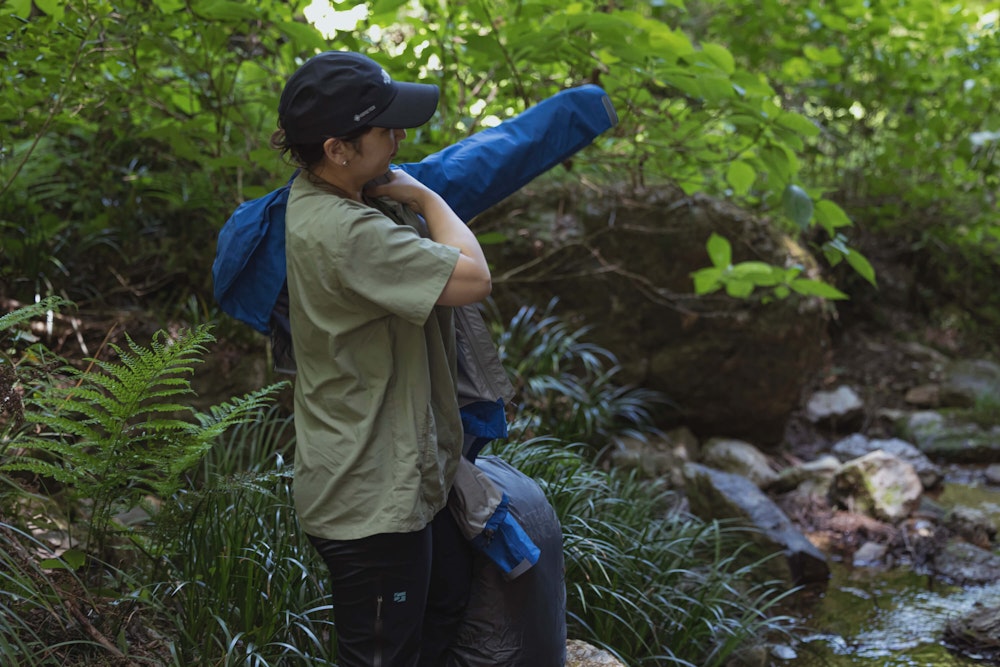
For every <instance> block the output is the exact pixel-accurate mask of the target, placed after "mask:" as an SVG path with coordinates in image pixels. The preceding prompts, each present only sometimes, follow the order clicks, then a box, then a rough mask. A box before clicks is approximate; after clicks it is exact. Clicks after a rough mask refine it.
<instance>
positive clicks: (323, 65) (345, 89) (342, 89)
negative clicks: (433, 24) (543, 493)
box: [278, 51, 439, 144]
mask: <svg viewBox="0 0 1000 667" xmlns="http://www.w3.org/2000/svg"><path fill="white" fill-rule="evenodd" d="M438 95H439V91H438V87H437V86H435V85H432V84H427V83H401V82H398V81H393V80H392V77H390V76H389V74H388V72H386V71H385V70H384V69H382V66H381V65H379V64H378V63H377V62H375V61H374V60H372V59H371V58H369V57H368V56H365V55H362V54H360V53H354V52H351V51H325V52H323V53H320V54H317V55H315V56H313V57H312V58H310V59H309V60H307V61H306V62H305V63H304V64H303V65H302V66H301V67H300V68H299V69H297V70H296V71H295V73H294V74H292V76H290V77H289V78H288V81H287V82H286V83H285V89H284V90H283V91H282V92H281V100H280V102H279V103H278V121H279V122H280V123H281V128H282V129H283V130H284V131H285V137H286V138H287V141H288V143H290V144H310V143H320V142H322V141H324V140H325V139H327V138H329V137H342V136H345V135H348V134H350V133H351V132H353V131H354V130H357V129H359V128H362V127H365V126H367V125H374V126H376V127H388V128H393V129H400V128H404V129H405V128H411V127H419V126H420V125H423V124H424V123H426V122H427V121H428V120H430V118H431V116H433V115H434V111H435V109H437V103H438Z"/></svg>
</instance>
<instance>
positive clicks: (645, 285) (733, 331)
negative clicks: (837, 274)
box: [475, 184, 828, 447]
mask: <svg viewBox="0 0 1000 667" xmlns="http://www.w3.org/2000/svg"><path fill="white" fill-rule="evenodd" d="M475 229H476V230H477V231H489V230H492V229H498V230H500V231H502V232H503V233H504V234H505V235H506V236H507V237H508V243H503V244H496V245H491V246H488V247H487V248H486V251H487V255H488V258H489V259H490V262H491V264H493V265H494V266H495V267H496V269H495V270H494V272H493V278H494V283H493V284H494V296H495V298H496V300H497V302H498V304H500V306H501V309H502V310H504V311H506V310H513V309H514V308H516V307H517V306H519V305H522V304H525V303H531V304H544V303H546V302H548V301H549V299H550V298H551V296H552V295H553V294H559V295H560V299H561V301H560V305H559V308H558V310H557V314H561V315H563V316H568V315H571V314H572V315H578V316H579V319H578V322H579V323H580V324H581V325H583V324H590V325H595V328H594V330H593V331H592V332H591V334H590V335H589V338H590V339H591V340H594V341H595V342H596V343H598V344H600V345H602V346H603V347H605V348H607V349H609V350H610V351H611V352H613V353H614V354H615V355H616V357H617V358H618V360H619V362H620V364H621V366H622V371H623V372H622V375H621V377H622V378H623V379H625V380H627V381H629V382H631V383H634V384H638V385H641V386H644V387H649V388H652V389H658V390H661V391H663V392H664V393H665V394H666V395H667V396H669V397H670V398H671V399H672V400H673V402H674V403H675V404H676V406H677V408H676V409H672V410H665V411H663V413H662V415H661V416H660V420H659V421H660V425H661V426H663V427H671V426H676V425H681V424H683V425H687V426H689V427H691V428H692V429H693V430H694V431H695V433H696V434H697V435H698V436H699V437H707V436H713V435H719V436H728V437H734V438H740V439H745V440H748V441H750V442H754V443H756V444H758V445H760V446H764V447H773V446H777V445H779V444H780V442H781V440H782V438H783V436H784V433H785V427H786V425H787V423H788V421H789V417H790V416H791V414H792V413H793V412H794V411H795V410H797V409H798V408H799V407H800V401H801V397H802V393H803V391H804V389H805V387H806V385H807V383H809V382H810V381H811V379H812V378H814V377H815V373H816V371H817V370H818V369H819V368H820V367H821V365H822V363H823V356H824V354H825V353H826V352H827V348H828V337H827V333H826V325H827V319H828V315H827V310H826V309H825V307H824V304H823V303H822V302H821V301H820V300H817V299H813V298H806V297H801V296H798V295H794V294H793V295H791V296H789V297H788V298H785V299H773V300H770V301H769V302H768V303H764V302H763V301H762V300H759V299H752V300H742V299H735V298H730V297H728V296H726V295H725V294H723V293H721V292H720V293H716V294H712V295H707V296H701V297H698V296H695V295H694V294H693V291H694V289H693V282H692V279H691V274H692V272H694V271H696V270H698V269H701V268H705V267H708V266H710V265H711V261H710V260H709V257H708V254H707V251H706V250H705V243H706V242H707V241H708V239H709V237H710V236H711V234H712V233H713V232H715V233H718V234H720V235H722V236H725V237H726V238H727V239H728V240H729V241H730V243H731V244H732V247H733V262H734V263H738V262H741V261H747V260H759V261H764V262H768V263H771V264H775V265H780V266H788V265H791V264H797V265H800V266H805V267H807V269H806V273H807V275H809V276H811V277H818V276H817V269H816V263H815V261H814V260H813V259H812V258H811V257H810V256H809V255H808V253H807V252H806V251H805V250H803V249H802V248H801V247H799V246H798V245H797V244H795V243H794V241H793V240H792V239H791V238H789V237H787V236H785V235H783V234H782V233H781V232H780V231H779V230H778V229H777V228H776V227H775V226H774V225H771V224H769V223H768V221H766V220H762V219H759V218H757V217H754V216H753V215H750V214H749V213H746V212H744V211H742V210H740V209H738V208H736V207H734V206H732V205H730V204H727V203H725V202H721V201H716V200H713V199H710V198H708V197H704V196H684V195H682V194H679V193H677V192H672V191H667V190H650V191H645V192H628V193H625V192H611V191H607V190H601V191H599V192H595V191H591V190H587V189H585V188H581V187H577V188H573V189H569V188H564V189H561V190H557V189H555V188H553V187H552V186H551V184H550V185H549V186H548V187H547V188H546V187H542V186H541V185H536V184H533V185H531V186H529V187H528V188H525V189H524V190H522V191H521V193H519V194H517V195H515V196H513V197H511V198H509V199H508V200H506V201H505V202H503V203H501V204H500V205H498V206H497V207H495V208H494V209H492V210H491V211H489V212H487V213H486V214H484V215H483V216H480V218H478V219H477V220H476V223H475Z"/></svg>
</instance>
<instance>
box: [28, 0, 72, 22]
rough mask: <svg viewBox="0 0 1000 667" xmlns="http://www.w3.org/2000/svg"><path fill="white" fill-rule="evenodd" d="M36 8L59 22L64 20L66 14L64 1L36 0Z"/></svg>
mask: <svg viewBox="0 0 1000 667" xmlns="http://www.w3.org/2000/svg"><path fill="white" fill-rule="evenodd" d="M35 6H36V7H38V8H39V9H40V10H41V11H42V12H44V13H45V14H46V15H47V16H51V17H52V18H54V19H57V20H62V18H63V16H64V15H65V14H66V3H65V2H63V1H62V0H35Z"/></svg>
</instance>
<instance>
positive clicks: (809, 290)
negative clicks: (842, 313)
mask: <svg viewBox="0 0 1000 667" xmlns="http://www.w3.org/2000/svg"><path fill="white" fill-rule="evenodd" d="M788 286H789V287H791V288H792V289H793V290H795V291H796V292H798V293H799V294H803V295H805V296H818V297H822V298H824V299H846V298H847V295H846V294H844V293H843V292H841V291H840V290H839V289H837V288H836V287H834V286H833V285H830V284H828V283H824V282H822V281H820V280H810V279H809V278H796V279H795V280H793V281H792V282H790V283H789V284H788Z"/></svg>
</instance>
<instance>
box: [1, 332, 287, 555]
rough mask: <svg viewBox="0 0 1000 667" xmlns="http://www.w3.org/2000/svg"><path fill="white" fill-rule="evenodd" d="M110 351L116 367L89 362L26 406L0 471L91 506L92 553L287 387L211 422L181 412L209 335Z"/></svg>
mask: <svg viewBox="0 0 1000 667" xmlns="http://www.w3.org/2000/svg"><path fill="white" fill-rule="evenodd" d="M126 340H127V347H124V348H123V347H120V346H117V345H113V346H112V348H113V349H114V351H115V352H116V353H117V355H118V358H119V361H118V362H116V363H112V362H108V361H101V360H96V359H93V360H88V361H90V362H91V367H90V368H89V369H88V370H77V369H73V368H68V369H67V370H66V376H65V378H64V381H63V382H62V383H60V384H56V385H50V386H47V387H44V388H42V390H40V391H37V392H36V393H34V394H32V395H31V396H30V398H29V399H28V400H26V402H25V420H26V423H27V425H28V426H29V428H27V429H25V430H23V431H22V433H21V435H20V436H19V437H18V438H17V440H16V442H15V443H13V445H14V446H13V447H10V448H9V449H8V453H10V452H17V454H16V455H15V456H14V457H12V458H10V459H8V460H6V461H3V462H0V471H7V472H11V471H27V472H31V473H34V474H36V475H39V476H41V477H45V478H51V479H53V480H55V481H57V482H59V483H61V484H63V485H65V486H66V487H68V489H69V490H70V491H71V493H72V494H73V495H75V496H76V497H77V498H81V499H89V500H90V501H91V502H92V509H91V516H90V524H89V530H88V533H87V540H86V543H87V546H88V547H94V546H96V547H97V548H98V549H101V548H103V546H104V545H105V544H106V538H107V537H108V532H109V530H110V528H111V522H112V518H113V516H114V515H115V514H116V513H117V512H119V511H123V510H127V509H130V508H132V507H136V506H139V505H140V504H142V503H143V502H144V499H145V498H146V496H149V495H153V496H157V497H160V498H165V497H168V496H170V495H171V494H173V493H174V492H175V491H177V490H178V489H179V488H180V487H181V485H182V483H183V479H184V478H183V475H184V473H185V472H186V471H187V470H189V469H190V468H191V467H192V466H193V465H195V464H196V463H197V462H198V461H199V460H200V459H201V458H202V456H203V455H204V454H205V453H206V452H207V451H208V450H209V449H210V448H211V447H212V445H213V444H214V442H215V441H216V439H217V437H218V436H219V435H220V434H222V433H223V432H224V431H225V430H226V429H228V428H229V427H231V426H234V425H236V424H240V423H244V422H247V421H250V420H252V419H253V418H254V417H255V415H257V414H258V410H259V408H261V407H262V406H264V405H266V404H267V403H269V402H270V399H271V397H272V396H273V395H274V394H275V393H276V392H278V391H279V390H280V389H281V388H282V387H283V386H284V384H283V383H281V384H275V385H271V386H269V387H265V388H263V389H260V390H258V391H255V392H251V393H249V394H247V395H245V396H243V397H240V398H235V399H232V400H231V401H229V402H227V403H223V404H221V405H217V406H215V407H212V408H211V409H210V410H209V411H208V412H195V411H194V410H193V409H192V408H191V407H189V406H187V405H185V404H184V402H183V401H184V399H185V398H186V397H188V396H190V395H192V394H193V393H194V392H193V390H192V389H191V376H192V374H193V373H194V367H195V365H196V364H199V363H201V362H202V359H201V357H202V355H204V354H205V353H206V348H205V345H206V344H207V343H209V342H211V341H214V340H215V339H214V337H213V336H212V334H211V333H210V326H209V325H204V326H200V327H198V328H196V329H193V330H191V331H187V332H184V333H182V334H181V335H180V336H178V337H177V338H176V339H174V338H168V337H167V335H166V333H165V332H163V331H160V332H158V333H157V334H156V335H155V336H154V337H153V340H152V342H151V343H150V346H149V347H142V346H140V345H138V344H136V343H135V341H133V340H132V339H131V338H129V337H126Z"/></svg>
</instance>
